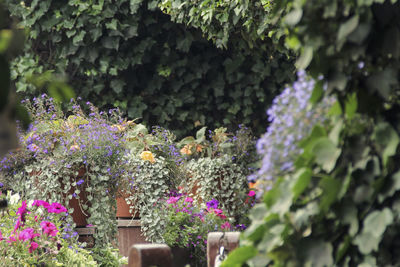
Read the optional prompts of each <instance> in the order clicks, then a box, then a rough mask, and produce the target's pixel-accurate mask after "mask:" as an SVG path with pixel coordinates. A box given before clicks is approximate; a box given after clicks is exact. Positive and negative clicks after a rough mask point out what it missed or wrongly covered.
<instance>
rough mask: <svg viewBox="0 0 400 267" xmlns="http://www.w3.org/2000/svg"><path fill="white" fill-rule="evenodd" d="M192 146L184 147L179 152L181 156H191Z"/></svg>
mask: <svg viewBox="0 0 400 267" xmlns="http://www.w3.org/2000/svg"><path fill="white" fill-rule="evenodd" d="M192 147H193V146H192V145H185V146H184V147H183V148H182V149H181V150H180V152H181V154H185V155H192Z"/></svg>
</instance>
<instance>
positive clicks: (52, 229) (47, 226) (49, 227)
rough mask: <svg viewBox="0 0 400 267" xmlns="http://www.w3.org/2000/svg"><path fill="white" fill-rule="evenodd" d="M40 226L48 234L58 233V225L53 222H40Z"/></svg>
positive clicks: (54, 234)
mask: <svg viewBox="0 0 400 267" xmlns="http://www.w3.org/2000/svg"><path fill="white" fill-rule="evenodd" d="M40 226H41V227H42V230H43V233H45V234H47V235H48V236H56V235H57V233H58V230H57V227H56V226H55V225H54V223H52V222H49V221H43V222H41V223H40Z"/></svg>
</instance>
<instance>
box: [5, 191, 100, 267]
mask: <svg viewBox="0 0 400 267" xmlns="http://www.w3.org/2000/svg"><path fill="white" fill-rule="evenodd" d="M8 199H9V202H10V203H11V206H10V207H9V209H8V210H7V211H6V213H7V214H4V213H3V215H1V216H0V262H1V263H2V265H4V266H27V265H31V264H32V265H40V264H43V265H45V266H50V265H51V266H83V265H84V266H97V263H96V261H94V260H93V258H92V256H91V255H90V253H89V252H88V251H86V250H85V249H83V248H82V247H80V246H79V245H78V243H77V242H76V238H75V237H76V236H77V233H76V232H72V230H71V228H69V227H67V226H68V224H67V223H66V220H65V219H66V211H67V209H66V208H65V207H64V206H62V205H61V204H60V203H57V202H53V203H48V202H46V201H43V200H35V201H30V202H27V201H25V200H24V201H20V200H18V199H19V196H18V195H14V196H13V199H12V198H11V195H10V194H9V195H8Z"/></svg>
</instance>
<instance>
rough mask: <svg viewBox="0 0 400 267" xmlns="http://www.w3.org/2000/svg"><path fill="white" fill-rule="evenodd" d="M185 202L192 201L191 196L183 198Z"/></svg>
mask: <svg viewBox="0 0 400 267" xmlns="http://www.w3.org/2000/svg"><path fill="white" fill-rule="evenodd" d="M185 202H190V203H192V202H193V198H191V197H187V198H185Z"/></svg>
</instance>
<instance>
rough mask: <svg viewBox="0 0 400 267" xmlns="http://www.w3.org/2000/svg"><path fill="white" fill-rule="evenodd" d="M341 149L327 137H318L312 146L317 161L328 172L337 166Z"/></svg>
mask: <svg viewBox="0 0 400 267" xmlns="http://www.w3.org/2000/svg"><path fill="white" fill-rule="evenodd" d="M341 151H342V150H341V149H339V148H337V147H336V146H335V144H334V143H333V142H332V141H331V140H330V139H329V138H327V137H322V138H320V139H318V140H317V141H316V142H315V143H314V145H313V148H312V152H313V154H314V155H315V161H316V163H318V164H319V165H321V167H322V169H323V170H325V171H326V172H327V173H329V172H331V171H332V170H333V168H334V167H335V165H336V161H337V159H338V158H339V156H340V154H341Z"/></svg>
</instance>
